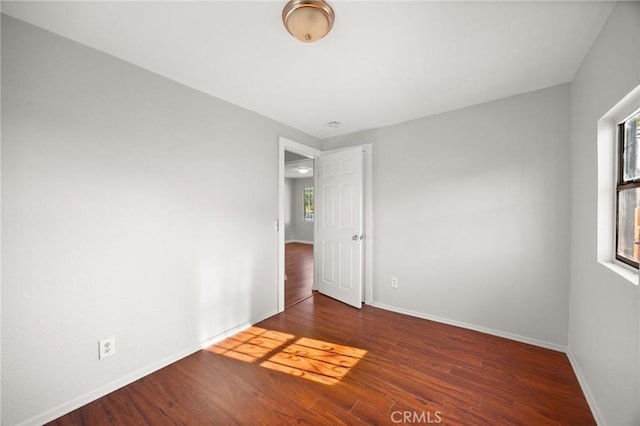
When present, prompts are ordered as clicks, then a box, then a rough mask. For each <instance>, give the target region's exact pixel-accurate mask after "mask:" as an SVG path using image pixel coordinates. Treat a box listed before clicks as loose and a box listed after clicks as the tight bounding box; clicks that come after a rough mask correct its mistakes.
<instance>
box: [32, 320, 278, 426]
mask: <svg viewBox="0 0 640 426" xmlns="http://www.w3.org/2000/svg"><path fill="white" fill-rule="evenodd" d="M276 313H277V312H275V311H273V312H270V313H268V314H265V315H263V316H260V317H259V318H257V319H255V320H252V321H250V322H246V323H244V324H240V325H238V326H236V327H233V328H231V329H229V330H226V331H224V332H222V333H220V334H217V335H215V336H212V337H210V338H208V339H206V340H205V341H203V342H201V343H199V344H197V345H192V346H191V347H189V348H187V349H184V350H183V351H180V352H178V353H176V354H173V355H171V356H168V357H166V358H164V359H162V360H160V361H158V362H154V363H153V364H151V365H149V366H147V367H144V368H141V369H139V370H137V371H134V372H133V373H131V374H128V375H126V376H124V377H122V378H120V379H117V380H114V381H113V382H110V383H107V384H106V385H104V386H100V387H99V388H97V389H95V390H93V391H91V392H88V393H86V394H84V395H81V396H79V397H77V398H74V399H72V400H71V401H68V402H65V403H63V404H60V405H58V406H57V407H54V408H52V409H50V410H47V411H45V412H44V413H41V414H38V415H37V416H34V417H32V418H30V419H28V420H25V421H24V422H21V423H20V425H27V426H31V425H33V426H38V425H43V424H46V423H49V422H51V421H52V420H55V419H57V418H58V417H61V416H64V415H65V414H67V413H70V412H72V411H74V410H77V409H78V408H80V407H82V406H85V405H87V404H89V403H90V402H93V401H95V400H96V399H99V398H101V397H103V396H105V395H107V394H110V393H111V392H113V391H116V390H118V389H120V388H123V387H125V386H127V385H129V384H131V383H133V382H135V381H136V380H139V379H141V378H143V377H145V376H148V375H149V374H151V373H153V372H155V371H158V370H160V369H162V368H164V367H166V366H168V365H170V364H173V363H174V362H176V361H179V360H181V359H182V358H186V357H188V356H189V355H192V354H194V353H196V352H198V351H199V350H202V349H204V348H206V347H207V346H210V345H213V344H215V343H217V342H219V341H221V340H224V339H226V338H227V337H229V336H231V335H233V334H235V333H238V332H240V331H242V330H245V329H247V328H249V327H251V326H252V325H254V324H256V323H259V322H260V321H262V320H264V319H266V318H269V317H271V316H273V315H275V314H276Z"/></svg>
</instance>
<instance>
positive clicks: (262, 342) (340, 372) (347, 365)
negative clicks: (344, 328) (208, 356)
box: [206, 327, 367, 385]
mask: <svg viewBox="0 0 640 426" xmlns="http://www.w3.org/2000/svg"><path fill="white" fill-rule="evenodd" d="M295 338H296V336H293V335H291V334H287V333H281V332H279V331H273V330H267V329H264V328H260V327H251V328H249V329H247V330H245V331H243V332H240V333H238V334H235V335H233V336H231V337H229V338H227V339H225V340H223V341H222V342H219V343H217V344H215V345H213V346H210V347H209V348H207V349H206V350H208V351H210V352H213V353H216V354H219V355H223V356H226V357H228V358H233V359H236V360H239V361H244V362H249V363H256V362H258V361H262V362H260V366H262V367H264V368H268V369H270V370H274V371H278V372H281V373H285V374H289V375H292V376H296V377H301V378H303V379H307V380H311V381H314V382H317V383H323V384H327V385H333V384H335V383H338V382H339V381H340V380H342V378H343V377H344V376H345V375H346V374H347V373H348V372H349V370H351V369H352V368H353V367H354V366H355V365H356V364H357V363H358V362H359V361H360V360H361V359H362V358H363V357H364V356H365V355H366V354H367V351H366V350H364V349H358V348H353V347H350V346H344V345H338V344H335V343H329V342H325V341H322V340H316V339H310V338H308V337H301V338H298V339H297V340H296V341H295V342H293V343H290V342H291V341H292V340H293V339H295ZM285 345H287V346H286V347H284V349H281V348H282V347H283V346H285Z"/></svg>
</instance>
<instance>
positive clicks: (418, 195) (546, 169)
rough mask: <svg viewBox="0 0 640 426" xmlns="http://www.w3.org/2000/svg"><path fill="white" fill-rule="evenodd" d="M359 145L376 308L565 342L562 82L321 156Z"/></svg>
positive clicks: (357, 137) (380, 133)
mask: <svg viewBox="0 0 640 426" xmlns="http://www.w3.org/2000/svg"><path fill="white" fill-rule="evenodd" d="M361 143H373V186H374V187H373V191H374V192H373V217H374V221H373V223H374V238H375V244H374V254H373V281H374V285H373V300H374V302H375V304H377V305H380V306H384V307H388V308H391V309H394V310H399V311H404V312H410V313H413V314H416V315H420V316H426V317H435V318H439V319H444V320H446V321H449V322H453V323H461V324H465V325H470V326H472V327H473V328H477V329H483V330H487V331H491V332H494V333H497V334H502V335H506V336H509V337H513V338H517V339H520V340H524V341H531V342H535V343H538V344H543V345H547V346H551V347H558V348H563V347H564V346H565V345H566V344H567V319H568V295H569V286H568V283H569V266H568V265H569V227H570V224H569V207H570V204H569V203H570V191H569V178H570V156H569V86H568V85H566V84H565V85H561V86H556V87H552V88H549V89H545V90H541V91H537V92H533V93H528V94H523V95H519V96H514V97H511V98H507V99H503V100H499V101H495V102H490V103H486V104H482V105H478V106H474V107H470V108H465V109H461V110H458V111H454V112H450V113H445V114H441V115H436V116H431V117H427V118H423V119H419V120H414V121H410V122H406V123H402V124H398V125H394V126H389V127H384V128H380V129H376V130H371V131H366V132H361V133H356V134H352V135H347V136H343V137H337V138H332V139H327V140H325V141H323V148H324V149H333V148H338V147H343V146H347V145H354V144H361ZM391 276H396V277H398V278H399V287H398V289H393V288H391V287H390V285H389V281H390V277H391Z"/></svg>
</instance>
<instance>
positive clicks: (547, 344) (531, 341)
mask: <svg viewBox="0 0 640 426" xmlns="http://www.w3.org/2000/svg"><path fill="white" fill-rule="evenodd" d="M370 305H371V306H373V307H376V308H380V309H385V310H387V311H391V312H396V313H399V314H405V315H410V316H412V317H417V318H422V319H426V320H430V321H435V322H439V323H441V324H447V325H453V326H456V327H461V328H466V329H468V330H473V331H479V332H480V333H485V334H490V335H492V336H498V337H504V338H505V339H509V340H514V341H516V342H521V343H527V344H529V345H534V346H538V347H541V348H545V349H551V350H554V351H558V352H565V353H566V352H567V346H566V345H559V344H557V343H551V342H547V341H545V340H538V339H534V338H531V337H525V336H520V335H519V334H513V333H508V332H505V331H500V330H494V329H493V328H488V327H482V326H479V325H475V324H469V323H466V322H461V321H456V320H452V319H449V318H443V317H438V316H435V315H429V314H425V313H422V312H416V311H412V310H410V309H404V308H398V307H396V306H390V305H385V304H384V303H378V302H372V303H370Z"/></svg>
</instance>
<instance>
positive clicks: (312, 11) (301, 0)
mask: <svg viewBox="0 0 640 426" xmlns="http://www.w3.org/2000/svg"><path fill="white" fill-rule="evenodd" d="M333 21H334V15H333V9H331V6H329V5H328V4H327V3H326V2H324V0H291V1H290V2H289V3H287V5H286V6H285V7H284V9H283V10H282V22H283V23H284V27H285V28H286V29H287V31H289V34H291V35H292V36H294V37H295V38H297V39H298V40H300V41H303V42H305V43H313V42H314V41H318V40H320V39H321V38H322V37H324V36H326V35H327V34H329V31H331V27H333Z"/></svg>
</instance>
